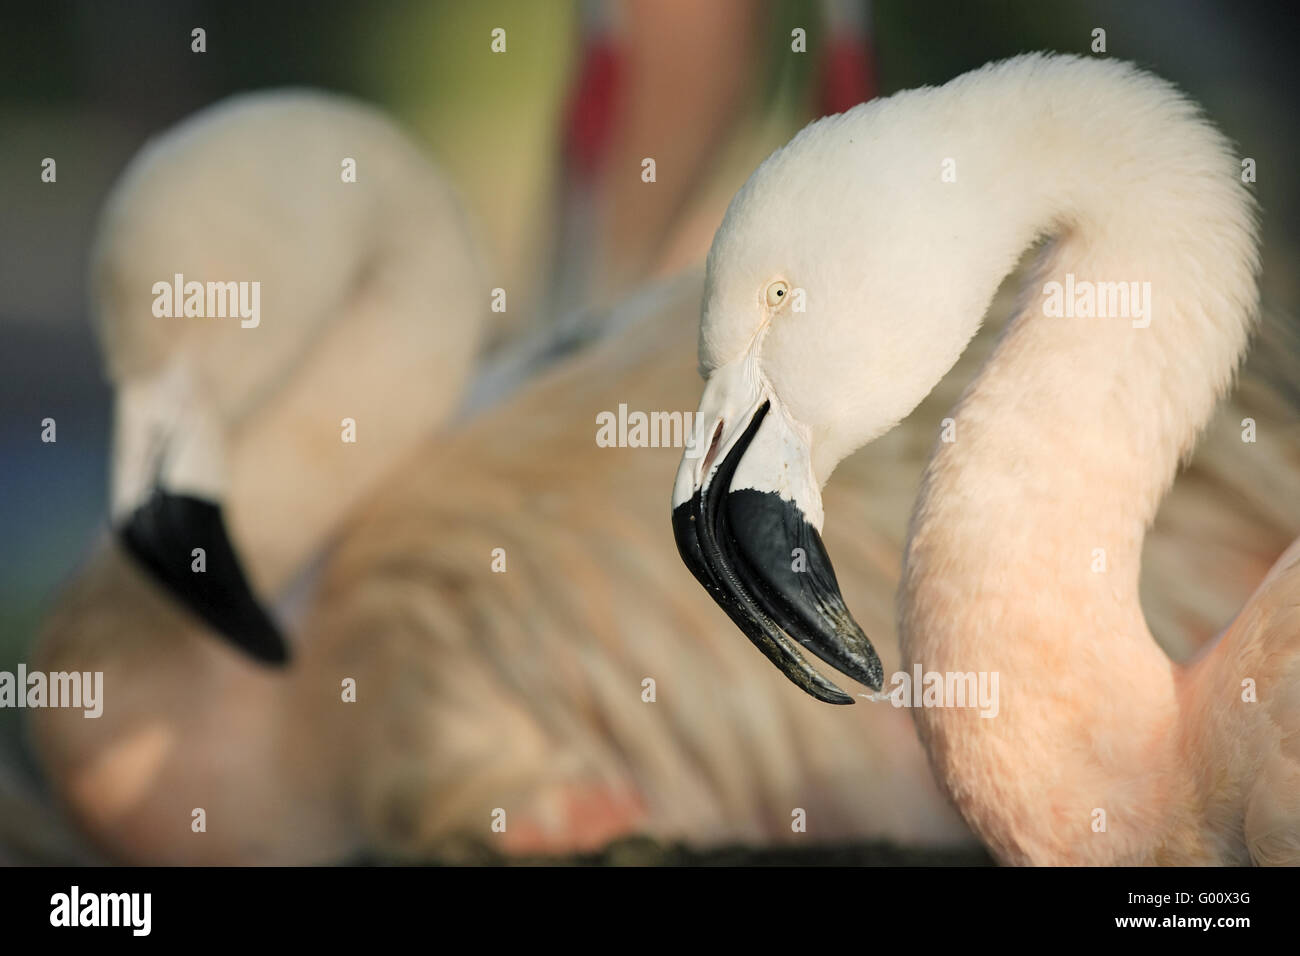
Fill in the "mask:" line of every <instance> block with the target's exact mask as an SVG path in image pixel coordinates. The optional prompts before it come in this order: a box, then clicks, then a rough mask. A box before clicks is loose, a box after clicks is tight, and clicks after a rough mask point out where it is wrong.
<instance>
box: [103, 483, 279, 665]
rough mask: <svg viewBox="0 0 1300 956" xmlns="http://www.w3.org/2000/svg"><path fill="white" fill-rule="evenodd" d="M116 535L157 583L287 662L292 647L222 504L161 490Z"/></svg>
mask: <svg viewBox="0 0 1300 956" xmlns="http://www.w3.org/2000/svg"><path fill="white" fill-rule="evenodd" d="M118 537H119V539H120V540H121V542H122V546H123V547H124V548H125V549H126V551H127V552H128V553H129V554H130V555H131V556H132V557H133V558H134V559H135V560H136V562H137V563H139V564H140V566H141V567H142V568H143V569H144V570H145V571H146V572H147V573H148V574H149V576H150V577H151V578H153V580H154V581H156V582H157V583H158V584H160V585H161V586H162V587H163V588H165V589H166V590H167V591H168V593H170V594H171V595H172V597H174V598H176V599H177V600H178V601H180V602H181V603H182V604H184V605H185V607H186V608H188V609H189V610H190V611H191V612H193V613H194V614H196V615H197V616H198V617H199V618H201V619H202V620H203V621H204V622H205V623H207V624H208V625H209V626H211V627H212V628H213V629H214V630H216V631H217V633H219V634H220V635H221V636H222V637H224V638H225V639H226V640H228V641H229V642H230V643H231V644H233V645H235V647H237V648H239V650H241V651H243V652H244V653H245V654H247V655H248V656H250V657H252V658H253V659H254V660H257V661H259V662H261V663H263V664H266V665H269V666H273V667H282V666H284V665H286V664H287V663H288V662H289V645H288V643H287V642H286V641H285V639H284V637H283V635H281V633H280V629H279V628H278V627H277V626H276V624H275V622H274V621H273V620H272V619H271V617H270V615H269V614H267V612H266V610H265V609H264V608H263V607H262V604H261V603H260V602H259V601H258V599H257V597H256V595H255V594H254V593H253V590H252V587H251V586H250V584H249V582H248V578H247V576H246V575H245V574H244V570H243V566H242V565H241V564H240V562H239V558H238V557H237V556H236V554H235V550H234V546H233V545H232V543H231V541H230V536H229V535H228V534H227V532H226V524H225V520H224V518H223V517H222V514H221V508H220V506H218V505H216V504H214V503H212V502H210V501H204V500H203V499H201V498H195V497H192V496H189V495H174V494H170V493H168V492H165V491H162V490H161V489H155V491H154V493H153V494H152V495H151V496H150V497H149V499H148V500H147V501H146V502H145V503H144V504H142V505H141V506H140V507H139V508H137V509H136V510H135V511H134V512H133V513H132V514H131V516H130V518H128V519H127V521H126V522H125V523H124V524H123V525H122V526H121V527H120V528H119V529H118Z"/></svg>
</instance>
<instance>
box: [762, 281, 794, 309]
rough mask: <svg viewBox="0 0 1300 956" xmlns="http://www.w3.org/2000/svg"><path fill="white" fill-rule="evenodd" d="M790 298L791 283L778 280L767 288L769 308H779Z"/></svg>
mask: <svg viewBox="0 0 1300 956" xmlns="http://www.w3.org/2000/svg"><path fill="white" fill-rule="evenodd" d="M788 298H790V283H788V282H786V281H784V280H783V279H777V280H776V281H775V282H773V283H772V284H771V285H769V286H768V287H767V304H768V307H769V308H773V309H775V308H778V307H779V306H780V305H782V303H784V302H785V300H786V299H788Z"/></svg>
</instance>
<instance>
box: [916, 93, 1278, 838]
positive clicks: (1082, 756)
mask: <svg viewBox="0 0 1300 956" xmlns="http://www.w3.org/2000/svg"><path fill="white" fill-rule="evenodd" d="M994 79H995V80H998V82H999V83H1000V84H1001V85H1003V86H1006V85H1008V84H1009V83H1011V82H1012V80H1011V79H1008V78H1000V79H999V78H997V77H995V78H994ZM1118 79H1122V80H1123V82H1115V83H1113V84H1112V86H1113V88H1100V89H1098V88H1089V87H1087V86H1086V85H1082V84H1080V85H1077V86H1076V85H1070V84H1068V83H1064V84H1062V85H1060V86H1053V85H1051V84H1038V85H1035V86H1032V87H1028V86H1027V87H1024V88H1021V89H1018V90H1014V91H1009V90H1006V89H1003V90H999V91H996V92H995V91H989V92H991V93H994V94H995V95H989V96H982V95H980V94H981V92H982V91H981V90H980V89H978V88H977V87H975V86H970V87H967V88H964V89H963V90H962V91H961V92H960V94H959V95H961V96H963V97H964V102H963V104H962V107H961V110H960V114H961V117H962V120H961V123H960V124H959V125H958V126H957V128H956V129H955V130H954V135H955V136H958V137H960V136H963V135H965V136H967V137H968V140H966V141H968V142H969V143H970V144H971V147H970V151H969V156H968V161H967V162H966V163H965V164H964V165H965V168H966V169H967V170H968V171H969V174H974V175H977V176H987V177H988V182H987V184H984V183H978V182H977V183H976V184H974V186H973V187H970V186H968V188H971V189H973V193H974V194H975V195H976V196H978V195H979V194H980V193H981V192H984V193H986V194H987V195H988V196H989V197H990V202H989V207H988V209H987V213H986V217H987V218H986V221H987V222H988V224H989V230H990V233H991V234H994V235H993V236H992V238H991V241H992V242H994V243H999V242H1001V243H1009V244H1010V245H1015V244H1016V243H1019V244H1020V247H1021V248H1023V247H1024V246H1026V245H1028V244H1029V243H1030V242H1031V241H1032V239H1033V237H1034V235H1036V234H1046V235H1051V236H1053V237H1054V239H1053V241H1052V243H1051V244H1050V245H1049V246H1048V247H1047V248H1046V249H1045V251H1044V253H1043V255H1042V256H1041V257H1040V261H1039V263H1038V266H1037V269H1036V272H1035V275H1034V276H1033V277H1032V278H1031V279H1030V280H1029V282H1028V283H1027V284H1026V287H1025V289H1024V290H1023V294H1022V297H1021V304H1020V306H1019V307H1018V310H1017V313H1016V315H1015V316H1014V317H1013V319H1012V320H1011V324H1010V327H1009V328H1008V330H1007V332H1006V334H1005V336H1004V338H1003V341H1002V342H1001V344H1000V345H999V347H998V349H997V351H996V352H995V354H994V355H993V357H992V358H991V359H990V360H989V362H988V363H987V364H986V365H985V367H984V368H983V369H982V370H981V372H980V374H979V376H978V377H977V378H976V380H975V382H974V383H973V384H972V385H971V386H970V388H969V389H968V390H967V393H966V395H965V396H964V398H963V399H962V401H961V402H960V403H959V405H958V408H957V410H956V412H955V413H954V416H953V417H954V420H955V422H954V434H953V435H952V436H951V437H953V438H955V440H953V441H951V442H941V443H940V445H939V447H938V451H937V452H936V453H935V455H934V457H933V459H932V461H931V463H930V466H929V468H928V469H927V472H926V477H925V479H924V482H923V487H922V491H921V494H920V497H919V500H918V504H917V509H916V512H915V514H914V516H913V522H912V529H911V535H910V539H909V544H908V553H907V555H906V558H905V567H904V575H903V584H902V588H901V591H900V612H901V620H900V634H901V636H902V643H903V658H904V661H905V663H906V664H907V665H908V666H909V667H910V666H911V665H912V664H920V665H922V667H924V669H925V670H927V671H928V670H935V671H957V672H967V671H996V672H998V673H999V688H1000V696H1001V701H1000V707H999V712H998V716H997V717H995V718H992V719H981V718H979V717H978V716H977V715H976V714H975V713H974V712H973V711H972V712H961V711H956V710H945V709H938V708H932V709H921V710H917V711H915V712H914V714H915V716H916V719H917V723H918V726H919V727H920V730H921V733H922V736H923V737H924V738H925V739H926V740H927V743H928V745H929V747H930V750H931V755H932V759H933V760H934V761H935V763H936V764H937V766H938V769H939V771H940V776H941V779H946V780H947V781H948V782H949V785H950V787H951V789H952V791H953V794H954V797H955V798H956V800H957V802H958V804H959V805H960V806H961V807H962V809H963V811H964V812H965V813H966V815H967V817H968V819H969V820H970V821H971V822H972V823H973V824H974V825H975V827H976V828H977V829H978V830H980V831H981V833H982V834H983V835H984V836H985V838H986V839H987V840H988V841H989V842H990V843H991V844H992V846H993V847H994V849H995V850H996V851H997V852H999V853H1001V854H1002V855H1003V856H1004V857H1006V858H1008V859H1021V860H1039V861H1042V860H1050V859H1055V860H1074V861H1078V862H1083V861H1088V860H1093V861H1099V860H1115V859H1123V858H1138V857H1144V856H1148V855H1150V854H1152V853H1155V852H1157V850H1156V847H1157V846H1158V837H1157V838H1154V840H1155V842H1152V841H1153V838H1152V837H1151V836H1150V835H1151V834H1159V833H1160V832H1161V829H1162V828H1163V827H1167V826H1168V825H1169V815H1170V813H1171V812H1174V809H1175V808H1173V807H1171V802H1172V803H1177V802H1178V801H1179V800H1182V799H1184V798H1185V793H1184V790H1185V788H1184V786H1183V784H1182V782H1181V781H1180V779H1179V778H1177V775H1176V774H1174V773H1172V771H1173V769H1174V768H1175V767H1176V760H1175V759H1174V758H1173V755H1172V754H1171V751H1170V747H1171V746H1172V744H1171V740H1172V735H1170V734H1169V733H1168V730H1169V728H1170V724H1171V722H1172V721H1174V720H1175V719H1176V718H1177V705H1176V701H1175V697H1174V682H1173V672H1172V671H1173V667H1172V665H1171V664H1170V662H1169V661H1168V659H1167V658H1166V656H1165V655H1164V654H1163V652H1162V651H1161V650H1160V649H1159V647H1158V646H1157V645H1156V644H1155V642H1154V641H1153V640H1152V638H1151V635H1150V633H1149V631H1148V630H1147V627H1146V623H1145V621H1144V618H1143V615H1142V611H1141V607H1140V605H1139V600H1138V571H1139V563H1140V557H1141V548H1142V539H1143V535H1144V534H1145V531H1146V528H1147V526H1148V525H1149V523H1150V521H1151V519H1152V517H1153V516H1154V514H1155V510H1156V508H1157V506H1158V504H1159V501H1160V499H1161V497H1162V496H1163V494H1164V492H1165V491H1166V489H1167V488H1168V486H1169V484H1170V482H1171V481H1172V479H1173V475H1174V472H1175V471H1176V469H1177V465H1178V462H1179V459H1180V457H1181V456H1183V455H1184V454H1186V453H1187V452H1188V450H1189V449H1190V447H1191V445H1192V444H1193V443H1194V441H1195V438H1196V436H1197V433H1198V432H1199V430H1200V428H1201V427H1202V426H1203V424H1204V423H1205V421H1206V420H1207V418H1208V417H1209V414H1210V412H1211V410H1212V408H1213V405H1214V403H1215V401H1216V399H1217V398H1218V396H1219V395H1220V394H1221V393H1222V391H1223V390H1224V388H1225V387H1226V386H1227V384H1228V382H1229V381H1230V380H1231V377H1232V374H1233V372H1234V370H1235V368H1236V365H1237V363H1238V360H1239V357H1240V355H1241V353H1242V351H1243V349H1244V347H1245V343H1246V338H1247V335H1248V332H1249V327H1250V324H1251V321H1252V320H1253V317H1254V305H1255V268H1256V266H1255V261H1256V260H1255V230H1254V222H1253V207H1252V203H1251V200H1250V198H1249V197H1248V196H1247V195H1246V193H1245V192H1244V189H1243V187H1242V186H1241V185H1240V183H1239V182H1237V180H1236V176H1235V174H1234V168H1235V167H1236V160H1235V159H1234V157H1233V156H1232V155H1231V154H1230V153H1229V151H1228V148H1227V145H1226V143H1225V142H1224V141H1223V140H1222V139H1221V137H1219V135H1218V134H1217V133H1216V132H1215V131H1214V130H1213V129H1211V128H1210V127H1208V126H1207V125H1205V124H1204V123H1203V122H1201V121H1200V120H1198V119H1197V118H1196V116H1195V114H1194V112H1193V111H1192V110H1191V109H1190V108H1189V107H1188V106H1187V105H1186V104H1185V103H1184V102H1182V101H1181V100H1179V99H1178V98H1176V97H1175V96H1173V95H1172V94H1171V92H1170V91H1169V90H1168V89H1167V88H1166V87H1164V86H1163V85H1162V84H1160V83H1158V81H1154V80H1151V79H1150V78H1143V77H1140V76H1138V75H1131V76H1124V77H1118ZM986 82H987V81H986ZM993 85H997V84H993ZM1010 93H1014V95H1009V94H1010ZM1009 104H1011V105H1009ZM989 129H994V130H999V131H1001V132H1003V134H1004V135H1003V136H1002V137H1001V138H1000V139H999V140H997V141H996V142H994V141H992V140H991V139H990V137H989V135H988V130H989ZM958 142H962V140H961V139H959V140H958ZM960 162H961V160H960V159H959V163H960ZM1008 182H1010V183H1014V184H1016V185H1015V189H1014V191H1009V190H1008V186H1007V184H1008ZM982 187H984V188H982ZM970 201H979V200H978V199H973V200H970ZM1051 283H1056V284H1058V285H1052V284H1051ZM1102 283H1113V284H1123V285H1122V286H1120V285H1101V284H1102ZM1121 289H1122V290H1123V292H1126V293H1127V299H1128V303H1127V308H1124V301H1123V300H1124V298H1125V296H1124V295H1123V292H1121ZM1058 292H1059V296H1058V294H1057V293H1058ZM1117 311H1118V312H1122V314H1120V315H1113V314H1112V315H1109V316H1108V315H1107V313H1114V312H1117ZM1059 313H1064V314H1059ZM1164 771H1170V772H1169V773H1168V775H1166V774H1165V773H1164ZM1045 796H1046V799H1044V797H1045ZM1043 807H1047V808H1049V809H1048V812H1047V813H1044V812H1043V810H1042V808H1043ZM1099 814H1104V817H1103V816H1099ZM1099 819H1100V820H1104V821H1105V822H1106V824H1107V828H1106V830H1105V831H1104V832H1101V831H1098V830H1097V829H1096V826H1097V825H1098V820H1099Z"/></svg>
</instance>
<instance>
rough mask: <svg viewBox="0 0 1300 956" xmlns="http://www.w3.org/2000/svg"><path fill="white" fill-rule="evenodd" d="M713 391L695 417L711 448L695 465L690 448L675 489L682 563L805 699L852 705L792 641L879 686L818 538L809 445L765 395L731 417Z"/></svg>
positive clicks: (866, 644)
mask: <svg viewBox="0 0 1300 956" xmlns="http://www.w3.org/2000/svg"><path fill="white" fill-rule="evenodd" d="M715 374H716V373H715ZM710 384H711V385H712V384H713V382H711V383H710ZM711 391H712V390H706V392H705V398H704V400H703V402H702V403H701V418H700V421H701V422H703V423H712V426H713V427H712V430H711V432H710V434H711V435H712V440H711V442H710V444H709V448H708V452H707V454H706V455H704V457H703V458H702V459H701V458H700V457H699V456H698V455H696V454H693V453H692V452H693V449H689V448H688V449H687V454H686V455H685V456H684V457H683V458H682V463H681V466H680V467H679V469H678V472H677V483H676V485H675V487H674V491H673V535H674V537H675V538H676V540H677V550H678V552H679V553H680V554H681V556H682V560H683V561H684V562H685V563H686V566H687V567H688V568H689V569H690V571H691V573H692V574H694V575H695V578H696V580H698V581H699V582H700V584H702V585H703V586H704V589H705V590H706V591H707V592H708V593H709V595H710V596H711V597H712V598H713V600H714V601H716V602H717V604H718V606H719V607H721V608H722V609H723V610H724V611H725V612H726V613H727V616H728V617H730V618H731V620H732V621H733V622H734V623H735V624H736V626H737V627H739V628H740V630H741V631H742V632H743V633H744V634H745V636H746V637H748V638H749V640H750V641H751V642H752V643H753V644H754V646H755V647H757V648H758V649H759V650H760V651H762V652H763V654H764V655H765V656H766V657H767V658H768V660H770V661H771V662H772V663H773V664H775V665H776V666H777V668H778V669H779V670H780V671H781V672H782V673H783V674H785V675H786V676H787V677H788V678H790V680H791V681H793V682H794V683H795V684H796V685H798V686H799V687H801V688H802V689H803V690H804V691H806V692H807V693H809V694H811V695H812V696H813V697H816V698H817V699H818V700H822V701H826V702H827V703H831V704H851V703H853V698H852V697H851V696H849V695H848V694H846V693H844V692H843V691H842V690H840V689H839V688H838V687H836V686H835V685H834V684H833V683H831V682H830V681H829V680H827V679H826V678H825V677H823V676H822V675H821V673H820V672H818V671H817V670H815V669H814V668H813V667H812V665H810V664H809V663H808V661H807V660H806V659H805V658H804V656H803V655H802V654H801V653H800V652H799V646H800V645H802V646H804V647H806V648H807V649H808V650H810V651H811V652H812V653H813V654H815V655H817V657H819V658H821V659H822V660H823V661H825V662H826V663H828V664H830V665H831V666H832V667H834V668H835V669H836V670H838V671H840V672H841V673H843V674H845V675H847V676H849V677H851V678H853V679H854V680H856V681H859V682H860V683H862V684H865V685H866V686H868V687H870V688H872V689H873V690H876V691H879V690H880V689H881V687H882V684H883V681H884V669H883V668H882V667H881V664H880V658H879V657H878V656H877V655H876V651H875V648H873V647H872V646H871V642H870V641H869V640H868V639H867V636H866V635H865V634H864V633H863V632H862V629H861V628H860V627H858V625H857V622H855V621H854V620H853V616H852V615H851V614H850V613H849V610H848V608H847V606H846V605H845V603H844V598H843V596H842V595H841V594H840V588H839V584H838V582H837V581H836V579H835V569H834V568H833V567H832V566H831V560H830V556H829V555H828V554H827V553H826V548H825V546H824V545H823V544H822V539H821V534H820V533H819V531H818V526H819V525H820V524H821V494H820V491H819V489H818V487H817V483H816V481H815V480H814V479H813V477H812V469H811V466H810V463H809V460H810V459H809V452H808V445H807V442H806V441H804V440H803V439H801V438H800V437H799V436H798V435H797V433H796V430H795V429H794V428H793V427H792V426H791V425H790V423H789V422H788V421H787V420H786V416H785V415H784V414H782V413H781V411H780V409H779V408H778V407H774V406H773V401H774V399H773V398H772V397H771V396H770V395H768V396H761V400H760V401H758V402H757V403H756V404H755V405H754V406H753V407H752V408H750V409H748V410H747V411H746V412H745V413H744V414H742V415H741V416H739V417H736V416H728V415H726V414H725V412H726V411H727V406H728V405H730V404H731V403H730V402H729V401H728V400H727V397H726V396H725V395H723V396H721V397H720V396H718V395H717V394H716V393H714V394H711ZM721 391H724V392H725V389H722V390H721ZM711 411H712V412H713V414H710V412H711ZM720 412H721V413H722V414H719V413H720ZM733 422H738V424H735V425H733V427H732V428H731V429H730V432H729V431H728V428H727V426H728V425H730V424H732V423H733ZM810 516H811V518H812V520H810Z"/></svg>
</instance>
